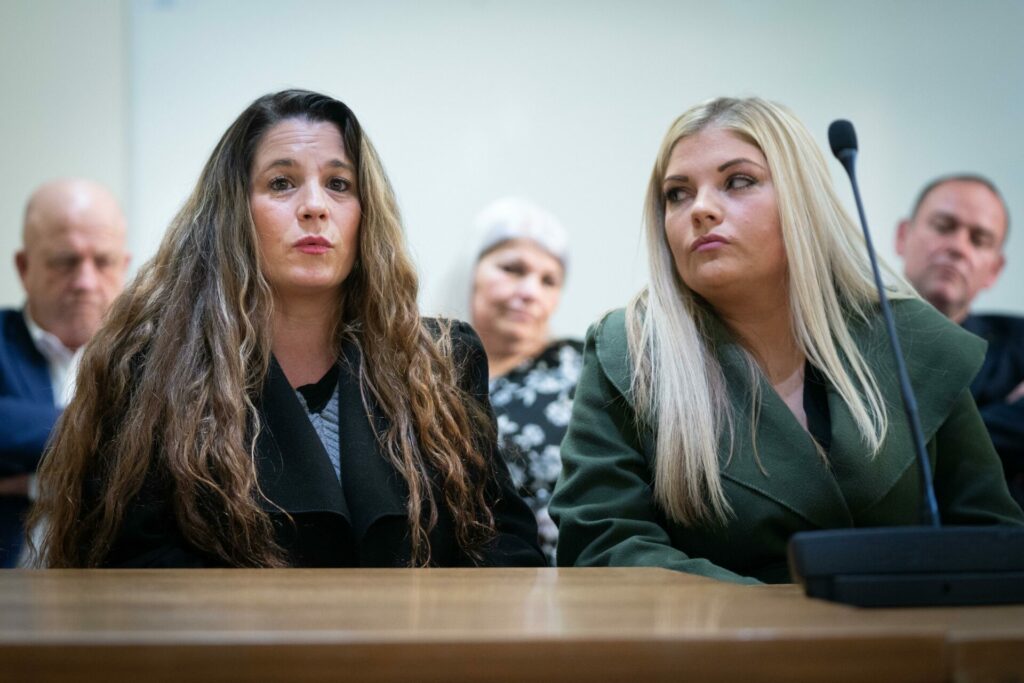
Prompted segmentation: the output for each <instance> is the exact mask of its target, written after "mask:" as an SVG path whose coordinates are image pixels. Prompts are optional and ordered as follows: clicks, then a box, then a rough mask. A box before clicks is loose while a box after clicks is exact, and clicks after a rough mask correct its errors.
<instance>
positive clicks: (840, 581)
mask: <svg viewBox="0 0 1024 683" xmlns="http://www.w3.org/2000/svg"><path fill="white" fill-rule="evenodd" d="M828 140H829V146H830V147H831V148H832V153H833V154H834V155H835V157H836V159H838V160H839V162H840V163H841V164H842V165H843V168H845V169H846V173H847V175H849V177H850V185H851V186H852V187H853V196H854V200H855V202H856V204H857V213H858V215H859V217H860V224H861V229H862V230H863V231H864V241H865V246H866V247H867V252H868V258H869V260H870V262H871V270H872V273H873V274H874V279H875V287H876V289H877V290H878V302H879V307H880V309H881V312H882V318H883V320H884V321H885V330H886V334H887V336H888V338H889V345H890V348H891V350H892V353H893V357H894V359H895V361H896V371H897V375H898V377H899V383H900V395H901V397H902V399H903V409H904V412H905V414H906V417H907V422H908V423H909V425H910V430H911V435H912V437H913V440H914V450H915V454H916V461H917V470H918V473H919V475H920V480H921V489H922V492H923V496H922V509H921V513H920V514H921V519H920V525H918V526H904V527H878V528H862V529H833V530H826V531H804V532H799V533H796V534H793V536H792V538H790V540H789V569H790V574H791V575H792V576H793V578H794V579H795V580H796V581H798V582H799V583H801V584H802V585H803V588H804V592H805V593H806V594H807V595H808V596H809V597H814V598H821V599H824V600H829V601H831V602H841V603H845V604H849V605H858V606H861V607H901V606H930V605H997V604H1016V603H1024V529H1020V528H1016V527H1008V526H995V525H993V526H984V527H968V526H954V527H943V526H941V524H940V520H939V508H938V502H937V501H936V499H935V487H934V484H933V483H932V471H931V466H930V465H929V462H928V454H927V452H926V450H925V446H924V435H923V433H922V430H921V421H920V419H919V417H918V410H917V399H916V398H915V396H914V390H913V387H912V386H911V384H910V377H909V375H908V374H907V368H906V362H905V361H904V359H903V353H902V352H901V350H900V344H899V338H898V336H897V334H896V325H895V323H894V322H893V318H892V308H891V307H890V305H889V298H888V297H887V296H886V293H885V287H884V284H883V282H882V276H881V273H880V272H879V269H878V259H877V258H876V257H875V248H874V245H873V244H872V242H871V233H870V232H869V230H868V223H867V220H866V219H865V217H864V206H863V204H862V202H861V198H860V188H859V187H858V185H857V176H856V173H855V172H854V163H855V162H856V159H857V133H856V132H855V131H854V129H853V124H852V123H850V122H849V121H846V120H843V119H840V120H838V121H833V122H832V125H830V126H829V129H828Z"/></svg>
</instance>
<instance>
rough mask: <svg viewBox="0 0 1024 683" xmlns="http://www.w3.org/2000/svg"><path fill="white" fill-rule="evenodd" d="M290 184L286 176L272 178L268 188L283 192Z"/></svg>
mask: <svg viewBox="0 0 1024 683" xmlns="http://www.w3.org/2000/svg"><path fill="white" fill-rule="evenodd" d="M291 186H292V184H291V183H290V182H289V181H288V179H287V178H274V179H273V180H271V181H270V189H271V190H273V191H274V192H284V191H285V190H287V189H288V188H289V187H291Z"/></svg>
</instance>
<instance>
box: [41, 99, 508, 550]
mask: <svg viewBox="0 0 1024 683" xmlns="http://www.w3.org/2000/svg"><path fill="white" fill-rule="evenodd" d="M287 119H302V120H309V121H314V122H321V121H323V122H331V123H333V124H335V125H336V126H337V127H338V129H339V131H341V134H342V138H343V139H344V143H345V148H346V150H345V151H346V153H347V154H348V155H349V158H350V159H352V160H353V161H354V164H355V167H356V169H357V173H358V183H357V187H358V191H359V199H360V203H361V206H362V219H361V223H360V239H359V253H358V257H357V260H356V264H355V267H354V269H353V271H352V273H351V274H350V275H349V276H348V278H347V279H346V281H345V287H344V295H343V297H342V299H341V300H340V302H339V310H338V312H337V316H336V320H337V321H338V322H337V325H336V330H335V340H336V343H337V347H338V350H339V352H340V349H341V345H342V342H343V341H345V340H346V339H347V340H350V341H352V342H355V343H356V344H358V346H359V348H360V350H361V352H362V355H363V359H364V362H363V363H362V366H361V369H360V377H359V379H360V384H361V387H362V394H363V397H364V402H366V403H367V404H368V403H369V401H370V400H373V401H375V402H376V404H377V406H378V407H379V409H380V410H382V411H383V413H384V415H385V416H386V417H387V418H388V420H387V424H388V426H387V429H386V431H385V432H384V433H383V434H382V435H381V439H380V440H381V444H380V445H381V447H382V450H383V452H384V453H385V454H386V456H387V457H388V458H389V459H390V461H391V462H392V464H393V465H394V466H395V468H396V469H397V470H398V471H399V472H400V473H401V475H402V477H403V478H404V479H405V482H406V484H407V486H408V491H409V500H408V523H409V526H410V530H411V544H412V561H413V564H417V565H427V564H429V562H430V542H429V533H430V531H431V529H432V528H433V527H434V526H435V524H436V522H437V518H438V505H439V502H438V500H437V498H441V499H442V500H441V504H443V505H444V506H445V508H447V510H448V511H449V512H450V513H451V515H452V517H453V518H454V521H455V527H456V540H457V541H458V543H459V545H460V547H461V548H462V549H463V550H464V552H466V553H467V555H468V556H469V557H470V558H474V559H479V557H480V549H481V547H482V546H483V545H484V544H485V543H486V542H487V541H488V540H489V539H490V538H492V537H493V535H494V519H493V516H492V513H491V511H490V509H489V507H488V505H487V503H486V500H485V497H484V489H485V482H486V481H487V478H488V477H489V476H492V475H491V472H490V470H489V466H488V462H489V459H488V458H487V457H486V454H485V450H486V449H487V448H488V446H487V441H488V440H489V439H490V438H492V437H493V423H492V421H491V420H490V417H489V415H488V414H487V413H486V411H485V410H484V409H483V408H482V407H481V406H480V405H479V404H478V403H477V402H475V401H473V400H471V399H470V398H469V397H468V395H467V394H466V392H465V390H463V389H461V388H460V386H459V382H458V373H459V372H460V369H459V368H456V367H455V361H454V360H453V356H452V349H451V336H450V329H449V326H448V325H447V324H441V325H440V326H439V327H440V330H438V329H436V328H434V329H427V328H425V326H424V323H423V321H422V319H421V317H420V314H419V310H418V308H417V304H416V296H417V290H418V286H419V284H418V279H417V276H416V272H415V269H414V268H413V265H412V262H411V260H410V258H409V256H408V253H407V249H406V246H405V238H404V235H403V231H402V226H401V219H400V217H399V213H398V208H397V203H396V201H395V196H394V192H393V190H392V188H391V184H390V182H389V181H388V178H387V176H386V174H385V172H384V169H383V166H382V165H381V162H380V159H379V158H378V156H377V153H376V151H375V150H374V148H373V146H372V144H371V143H370V141H369V139H367V137H366V136H365V135H364V134H363V132H362V129H361V127H360V125H359V123H358V121H357V120H356V117H355V115H354V114H353V113H352V112H351V110H349V108H348V107H347V106H345V105H344V104H343V103H342V102H339V101H338V100H335V99H332V98H330V97H327V96H325V95H321V94H318V93H313V92H308V91H301V90H287V91H283V92H279V93H274V94H270V95H266V96H264V97H261V98H259V99H257V100H256V101H255V102H253V103H252V104H251V105H250V106H249V107H248V108H247V109H246V110H245V111H244V112H242V114H241V115H240V116H239V117H238V119H236V120H235V122H234V123H232V124H231V127H230V128H228V130H227V132H225V133H224V136H223V137H222V138H221V140H220V142H219V143H218V144H217V147H216V149H214V151H213V154H212V155H211V157H210V159H209V161H207V163H206V165H205V167H204V168H203V171H202V174H201V175H200V177H199V182H198V183H197V184H196V187H195V190H194V191H193V192H192V195H191V196H190V197H189V199H188V201H187V202H186V204H185V206H184V207H183V208H182V209H181V211H180V212H179V213H178V215H177V216H176V217H175V218H174V220H173V222H172V223H171V225H170V227H169V229H168V231H167V234H166V236H165V237H164V239H163V242H162V243H161V245H160V249H159V251H158V253H157V255H156V256H155V257H154V258H153V260H151V261H150V262H149V263H147V264H146V265H145V266H144V267H143V268H142V269H141V271H140V272H139V274H138V276H137V277H136V278H135V280H134V281H133V282H132V283H131V284H130V285H129V286H128V288H127V289H126V290H125V292H124V293H123V294H122V295H121V297H120V298H118V300H117V301H116V302H115V303H114V305H113V307H112V309H111V311H110V313H109V316H108V318H107V321H106V323H105V324H104V326H103V327H102V329H101V330H100V331H99V332H98V333H97V334H96V336H95V337H94V339H93V340H92V342H91V343H90V344H89V345H88V347H87V348H86V351H85V354H84V356H83V358H82V362H81V366H80V370H79V378H78V388H77V392H76V395H75V398H74V400H73V401H72V402H71V404H70V405H69V406H68V408H67V409H66V410H65V412H64V415H63V417H62V418H61V420H60V422H59V424H58V427H57V429H56V432H55V436H54V439H53V441H52V443H51V446H50V449H49V451H48V452H47V454H46V456H45V458H44V460H43V463H42V465H41V467H40V469H39V489H40V492H41V495H40V498H39V500H38V502H37V503H36V505H35V507H34V510H33V512H32V515H31V517H30V520H29V524H30V526H32V527H39V528H41V529H42V530H43V532H44V536H43V540H42V543H41V546H40V548H39V552H38V557H37V562H38V563H39V564H42V565H46V566H52V567H91V566H97V565H99V564H101V563H102V562H103V560H104V558H105V556H106V554H107V552H108V551H109V549H110V547H111V544H112V542H113V540H114V538H115V536H116V534H117V532H118V529H119V527H120V525H121V523H122V520H123V518H124V515H125V510H126V506H127V505H128V503H129V502H130V501H131V500H133V498H135V497H136V496H137V495H138V494H139V492H140V490H141V489H142V485H143V482H144V480H145V479H146V476H147V473H152V471H154V469H155V471H157V472H159V473H160V474H161V475H162V477H163V478H164V479H166V480H167V481H168V482H169V483H170V490H171V491H172V500H173V508H174V514H175V517H176V522H177V525H178V527H179V528H180V530H181V532H182V534H183V535H184V537H185V538H186V539H187V540H188V541H189V542H190V543H191V544H193V545H194V546H195V547H196V548H198V549H200V550H201V551H203V552H206V553H208V554H210V555H211V556H213V557H217V558H220V560H222V561H223V562H225V563H227V564H229V565H233V566H239V567H275V566H283V565H284V564H286V563H287V558H286V557H285V556H284V552H283V551H282V549H281V548H280V547H279V546H278V545H277V544H276V543H275V540H274V525H273V521H272V519H271V517H270V515H269V514H268V513H267V512H265V511H264V510H263V508H262V507H261V505H260V499H261V493H260V489H259V483H258V481H257V472H256V465H255V462H256V460H255V450H256V437H257V434H258V433H259V430H260V427H261V425H260V419H259V414H258V411H257V408H256V405H255V402H256V399H257V397H258V395H259V391H260V388H261V386H262V384H263V381H264V378H265V377H266V374H267V371H268V367H269V364H270V358H271V334H270V332H271V318H272V315H273V297H272V295H271V290H270V287H269V285H268V284H267V281H266V280H265V279H264V277H263V275H262V273H261V269H260V263H259V256H258V255H259V248H258V243H257V236H256V231H255V227H254V225H253V220H252V216H251V213H250V208H249V191H250V175H251V168H252V164H253V159H254V156H255V153H256V149H257V147H258V145H259V143H260V140H261V139H262V136H263V135H264V134H265V133H266V131H267V130H269V129H270V128H271V127H272V126H274V125H275V124H277V123H279V122H281V121H283V120H287ZM367 408H369V406H368V405H367ZM435 480H436V481H437V483H436V484H435V483H434V482H435ZM435 489H437V491H435ZM86 491H92V492H96V494H95V495H87V494H86Z"/></svg>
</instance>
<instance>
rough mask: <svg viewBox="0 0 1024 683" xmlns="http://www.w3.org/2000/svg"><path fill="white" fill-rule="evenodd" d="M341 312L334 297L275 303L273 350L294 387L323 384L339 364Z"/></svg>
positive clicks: (277, 299)
mask: <svg viewBox="0 0 1024 683" xmlns="http://www.w3.org/2000/svg"><path fill="white" fill-rule="evenodd" d="M337 310H338V306H337V299H336V298H334V297H330V298H324V297H320V298H309V297H303V298H297V299H291V300H288V299H283V298H276V299H275V300H274V320H273V340H272V342H271V348H272V349H273V352H274V357H275V358H276V359H277V362H278V365H280V366H281V369H282V370H283V371H284V375H285V377H286V378H287V379H288V383H289V384H291V385H292V386H293V387H300V386H303V385H305V384H312V383H314V382H317V381H319V380H320V378H322V377H323V376H324V375H325V374H327V371H328V370H330V368H331V366H332V365H333V364H334V363H335V362H336V361H337V349H336V347H335V342H334V338H333V332H334V328H335V323H336V321H335V317H336V315H337Z"/></svg>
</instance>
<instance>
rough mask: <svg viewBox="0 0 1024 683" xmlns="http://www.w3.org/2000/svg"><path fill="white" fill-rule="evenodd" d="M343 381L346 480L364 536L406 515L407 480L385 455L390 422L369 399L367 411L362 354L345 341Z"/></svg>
mask: <svg viewBox="0 0 1024 683" xmlns="http://www.w3.org/2000/svg"><path fill="white" fill-rule="evenodd" d="M342 352H343V357H344V361H343V363H342V367H341V373H340V374H339V377H338V420H339V425H338V433H339V439H340V441H341V481H342V485H343V486H344V489H345V498H346V500H348V502H349V505H350V509H351V511H352V526H353V528H354V530H355V532H356V534H357V536H358V537H359V538H363V537H365V536H366V532H367V530H369V528H370V527H371V526H373V524H374V522H376V521H377V520H379V519H381V518H382V517H395V516H397V517H401V518H402V519H405V517H406V513H407V511H406V500H407V499H408V493H407V491H408V489H407V487H406V485H405V480H404V479H402V477H401V475H400V474H399V473H398V471H397V470H395V468H394V467H393V466H392V465H391V463H390V461H389V460H388V459H387V457H386V456H385V455H384V453H383V452H381V449H380V442H379V441H378V435H379V434H382V433H384V431H385V430H386V429H387V420H386V419H385V418H384V416H383V414H382V413H381V411H380V409H379V408H378V407H377V405H376V403H375V402H374V401H373V399H372V397H368V403H369V406H370V409H369V411H367V408H366V405H365V404H364V401H363V397H362V391H361V388H360V385H359V373H360V369H361V367H362V356H361V354H360V353H359V347H358V346H357V345H356V344H355V343H352V342H346V344H345V346H344V348H343V350H342Z"/></svg>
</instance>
